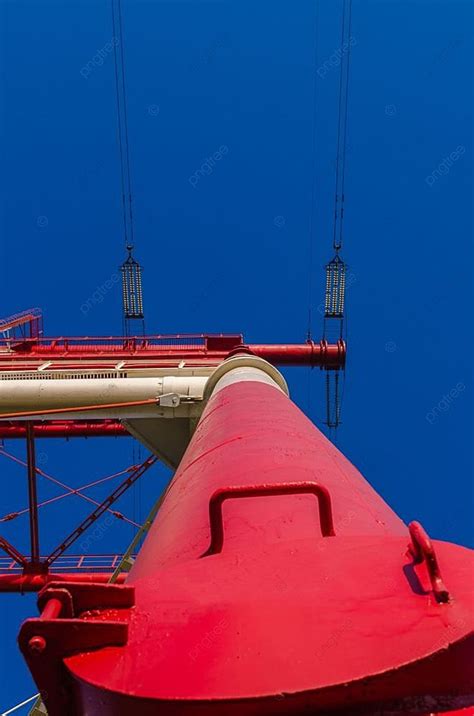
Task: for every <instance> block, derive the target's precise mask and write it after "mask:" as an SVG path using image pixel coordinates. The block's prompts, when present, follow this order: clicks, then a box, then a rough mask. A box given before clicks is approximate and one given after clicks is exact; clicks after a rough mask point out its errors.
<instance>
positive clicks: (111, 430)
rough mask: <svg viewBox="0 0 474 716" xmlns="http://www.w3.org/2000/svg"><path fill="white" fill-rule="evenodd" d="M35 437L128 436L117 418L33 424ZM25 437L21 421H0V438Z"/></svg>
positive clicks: (24, 427)
mask: <svg viewBox="0 0 474 716" xmlns="http://www.w3.org/2000/svg"><path fill="white" fill-rule="evenodd" d="M33 431H34V436H35V438H94V437H127V436H128V437H130V433H128V432H127V430H126V429H125V428H124V426H123V425H122V424H121V423H119V422H118V421H117V420H93V421H90V420H89V421H85V420H53V421H51V422H43V423H36V424H35V425H33ZM14 438H23V439H24V438H26V425H25V423H24V422H22V421H9V422H1V421H0V440H11V439H14Z"/></svg>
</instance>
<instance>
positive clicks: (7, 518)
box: [0, 448, 140, 527]
mask: <svg viewBox="0 0 474 716" xmlns="http://www.w3.org/2000/svg"><path fill="white" fill-rule="evenodd" d="M0 455H3V456H4V457H7V458H8V459H9V460H12V461H13V462H16V463H17V464H18V465H22V466H23V467H26V466H27V463H26V462H25V461H24V460H22V459H21V458H19V457H16V455H12V453H9V452H7V451H6V450H5V449H4V448H2V449H1V450H0ZM134 468H135V465H130V466H129V467H127V468H125V469H124V470H120V472H116V473H114V474H113V475H108V476H106V477H105V478H102V479H101V480H96V481H95V482H92V483H90V484H89V485H84V486H83V487H80V488H76V489H75V488H73V487H71V486H70V485H67V484H66V483H65V482H61V480H57V479H56V478H55V477H53V476H52V475H48V473H47V472H44V470H41V468H39V467H36V474H37V475H40V476H41V477H44V478H45V479H46V480H48V481H49V482H52V483H54V484H55V485H58V486H59V487H62V488H64V489H66V490H68V492H66V493H64V494H62V495H58V496H57V497H55V498H52V499H51V500H47V501H46V502H45V503H42V504H43V505H45V504H49V503H51V502H56V501H57V500H60V499H63V498H64V497H69V496H70V495H76V496H77V497H80V498H82V499H83V500H85V501H86V502H89V503H90V504H93V505H96V506H97V505H99V504H100V503H99V502H97V500H93V499H92V497H89V496H88V495H84V494H82V490H86V489H88V488H89V487H92V486H95V485H98V484H100V483H102V482H105V481H107V480H112V479H113V478H116V477H119V476H121V475H124V474H125V473H127V472H131V471H132V470H133V469H134ZM107 511H108V512H110V513H111V514H112V515H113V516H114V517H117V518H118V519H121V520H124V521H125V522H128V523H129V524H131V525H132V526H133V527H139V526H140V525H137V524H136V523H135V522H134V521H133V520H130V519H129V518H128V517H125V515H123V514H122V513H121V512H116V511H115V510H111V509H108V510H107ZM26 512H29V509H26V510H21V511H20V512H18V513H15V512H13V513H11V515H5V516H4V517H3V518H2V519H1V520H0V522H8V521H10V520H12V519H15V518H16V517H17V516H19V515H20V514H25V513H26Z"/></svg>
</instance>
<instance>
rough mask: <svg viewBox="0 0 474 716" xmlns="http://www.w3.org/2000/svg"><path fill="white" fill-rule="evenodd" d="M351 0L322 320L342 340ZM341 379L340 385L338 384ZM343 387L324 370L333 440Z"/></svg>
mask: <svg viewBox="0 0 474 716" xmlns="http://www.w3.org/2000/svg"><path fill="white" fill-rule="evenodd" d="M351 27H352V0H342V22H341V52H342V61H341V66H340V74H339V103H338V105H339V106H338V130H337V149H336V167H335V191H334V218H333V250H334V252H335V255H334V258H333V259H332V260H331V261H330V262H329V263H328V264H327V265H326V296H325V312H324V323H323V337H324V339H326V338H327V335H328V332H329V329H331V330H332V332H333V334H334V330H336V332H337V333H338V335H337V339H338V340H342V339H343V337H344V335H345V331H346V330H347V329H346V327H345V323H344V320H345V289H346V269H347V267H346V264H345V262H344V261H343V259H342V258H341V256H340V251H341V250H342V245H343V227H344V199H345V195H344V193H345V176H346V154H347V117H348V105H349V101H348V100H349V70H350V59H351V45H352V43H351ZM341 382H342V388H341ZM344 391H345V372H344V374H343V379H342V381H341V380H340V376H339V372H338V371H337V370H336V371H331V370H329V371H327V373H326V425H327V427H328V428H329V434H330V435H331V434H332V429H334V436H335V437H334V441H335V442H336V435H337V428H338V427H339V425H340V423H341V410H342V400H343V395H344Z"/></svg>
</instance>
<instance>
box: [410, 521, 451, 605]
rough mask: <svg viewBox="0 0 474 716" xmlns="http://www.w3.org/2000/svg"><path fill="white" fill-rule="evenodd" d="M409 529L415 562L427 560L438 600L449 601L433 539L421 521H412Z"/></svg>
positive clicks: (419, 562)
mask: <svg viewBox="0 0 474 716" xmlns="http://www.w3.org/2000/svg"><path fill="white" fill-rule="evenodd" d="M408 529H409V530H410V537H411V544H410V546H409V549H410V552H411V553H412V555H413V557H414V562H415V564H421V563H422V562H426V569H427V571H428V576H429V578H430V582H431V588H432V590H433V594H434V596H435V599H436V601H437V602H440V603H446V602H449V592H448V590H447V589H446V587H445V585H444V582H443V578H442V577H441V571H440V569H439V564H438V558H437V557H436V552H435V548H434V546H433V543H432V541H431V539H430V538H429V536H428V534H427V533H426V531H425V530H424V528H423V527H422V525H421V524H420V523H419V522H410V524H409V525H408Z"/></svg>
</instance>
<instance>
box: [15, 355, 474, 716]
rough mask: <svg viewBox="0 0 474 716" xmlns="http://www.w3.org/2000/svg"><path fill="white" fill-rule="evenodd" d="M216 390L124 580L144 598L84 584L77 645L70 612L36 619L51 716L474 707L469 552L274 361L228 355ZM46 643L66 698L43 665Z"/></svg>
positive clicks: (26, 640) (211, 387)
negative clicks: (399, 506)
mask: <svg viewBox="0 0 474 716" xmlns="http://www.w3.org/2000/svg"><path fill="white" fill-rule="evenodd" d="M206 398H207V399H208V402H207V406H206V408H205V410H204V412H203V415H202V418H201V420H200V422H199V424H198V427H197V429H196V432H195V434H194V436H193V438H192V439H191V442H190V444H189V447H188V449H187V451H186V454H185V456H184V458H183V460H182V462H181V464H180V466H179V468H178V470H177V472H176V474H175V476H174V478H173V480H172V482H171V484H170V487H169V489H168V491H167V494H166V496H165V499H164V501H163V504H162V507H161V510H160V512H159V514H158V516H157V518H156V519H155V522H154V524H153V526H152V528H151V530H150V533H149V535H148V537H147V539H146V541H145V544H144V546H143V548H142V550H141V551H140V554H139V556H138V559H137V561H136V563H135V566H134V567H133V569H132V571H131V573H130V576H129V578H128V580H127V584H126V587H125V588H124V587H115V588H114V589H115V590H120V589H122V590H124V589H125V590H128V592H126V594H128V595H129V597H128V598H129V599H131V595H132V594H133V591H134V597H133V599H132V601H130V602H129V603H127V599H125V600H122V601H120V598H117V601H116V603H115V604H112V603H111V601H110V600H111V597H110V596H109V597H107V598H106V597H105V596H104V594H103V593H102V592H101V593H100V594H99V592H98V593H97V595H96V597H95V599H96V603H95V604H94V597H93V596H92V595H91V597H90V598H89V600H87V599H86V600H85V601H84V599H85V598H84V596H83V595H79V596H78V595H77V594H74V593H72V595H71V603H72V607H71V609H72V611H70V612H69V616H74V617H75V619H72V620H71V621H75V622H76V623H79V627H78V628H77V629H76V632H74V634H75V635H76V636H75V637H74V638H73V637H71V636H68V637H65V636H64V637H63V641H62V642H61V624H62V623H63V622H67V621H68V619H62V618H59V619H57V620H54V624H53V626H52V627H51V631H52V636H51V641H50V642H48V633H47V632H45V631H41V628H42V627H41V624H39V622H38V621H37V620H30V621H29V622H27V623H26V624H25V626H24V627H23V631H22V635H21V638H20V643H21V645H22V649H23V651H24V653H25V655H26V656H27V659H28V663H29V665H30V667H31V668H32V671H33V674H34V675H35V676H36V679H37V682H40V683H38V686H39V687H40V688H42V689H44V690H45V691H47V692H48V699H47V701H46V703H47V707H48V713H49V714H50V716H56V714H59V713H61V712H60V710H59V709H60V708H63V709H64V708H65V707H66V706H67V709H69V710H67V713H71V714H87V716H96V715H97V716H99V714H100V716H112V714H113V715H114V716H121V715H124V716H125V715H126V714H127V715H128V714H132V713H140V714H142V715H144V716H149V715H151V714H164V715H168V714H173V715H178V714H179V715H182V716H187V714H219V715H222V714H225V716H233V715H234V714H235V715H237V714H238V715H239V716H242V715H243V714H255V715H256V714H258V715H259V716H265V715H267V714H300V713H301V714H303V713H308V712H309V710H311V713H314V714H317V713H323V712H324V713H326V712H327V711H331V713H345V714H348V713H351V714H358V713H360V714H366V715H367V714H377V713H379V712H380V711H381V710H382V709H385V710H390V711H391V712H393V713H413V714H421V713H428V712H431V711H433V710H438V711H442V710H443V709H448V708H451V709H454V708H461V707H463V706H466V705H468V704H470V703H473V692H474V685H473V675H472V661H471V659H472V654H473V637H472V615H471V612H470V608H471V602H470V599H471V598H472V597H471V596H470V589H472V559H471V554H470V553H469V551H468V550H465V549H463V548H460V547H456V546H453V545H450V544H446V543H442V542H435V543H432V542H431V541H430V540H429V538H428V537H427V535H426V534H425V533H424V531H423V529H422V528H421V526H419V525H417V524H414V525H412V526H411V527H410V533H409V531H408V528H407V527H406V526H405V525H404V524H403V522H402V521H401V520H400V519H399V518H398V517H397V515H395V514H394V513H393V512H392V510H391V509H390V508H389V507H388V506H387V505H386V503H385V502H384V501H383V499H382V498H381V497H380V496H379V495H378V494H377V493H376V492H375V491H374V490H373V489H372V488H371V487H370V486H369V485H368V483H367V482H366V481H365V480H364V479H363V477H362V476H361V475H360V473H359V472H358V471H357V470H356V469H355V468H354V467H353V466H352V465H351V464H350V463H349V462H348V461H347V460H346V458H345V457H344V456H343V455H342V454H341V453H340V452H339V451H338V450H337V449H336V448H335V447H334V445H332V444H331V443H330V442H329V441H328V440H327V439H326V438H325V437H324V436H323V435H322V434H321V433H320V432H319V431H318V430H317V429H316V427H315V426H314V425H313V424H312V423H311V422H310V421H309V420H308V419H307V418H306V417H305V416H304V415H303V413H302V412H301V411H300V410H299V409H298V408H297V407H296V406H295V405H294V404H293V403H292V402H291V400H290V399H289V398H288V395H287V392H286V386H285V383H284V380H283V379H282V377H281V376H280V374H279V373H278V372H277V371H276V369H274V368H273V367H272V366H270V365H269V364H268V363H266V362H265V361H263V360H261V359H259V358H257V357H252V356H241V357H235V358H232V359H229V360H228V361H225V363H224V364H223V365H222V366H220V367H219V368H218V369H217V371H216V372H215V374H214V375H213V376H212V377H211V379H210V381H209V383H208V386H207V391H206ZM62 588H63V590H65V591H66V592H67V591H68V588H67V585H62ZM132 588H133V589H132ZM48 590H49V598H56V597H57V594H56V593H55V592H54V589H53V590H52V591H51V588H47V589H46V592H45V594H43V595H42V599H43V602H44V600H45V599H46V598H48ZM71 590H72V588H71ZM56 591H58V590H56ZM59 591H61V590H59ZM72 591H74V590H72ZM114 593H117V592H114ZM124 593H125V592H123V594H124ZM66 601H67V600H66V599H65V603H66ZM132 602H133V606H130V604H131V603H132ZM93 606H94V607H95V609H92V607H93ZM84 624H85V625H86V626H84ZM104 624H108V625H109V632H108V636H107V634H106V630H105V629H104V628H103V627H104ZM94 625H95V626H96V627H97V630H98V629H99V626H100V627H102V633H103V634H104V641H103V643H102V644H101V643H100V637H98V636H95V637H94V638H95V642H94V638H93V637H92V636H91V633H92V629H93V628H95V627H94ZM112 627H114V628H115V632H114V634H112V631H113V628H112ZM119 627H120V628H122V631H121V632H120V633H119V631H120V630H119ZM81 628H82V629H83V631H84V634H85V633H86V629H87V630H89V631H87V634H88V637H87V639H88V641H87V639H86V638H85V637H84V638H85V641H86V642H87V645H88V646H87V647H86V648H84V646H83V645H82V643H81V639H80V638H79V637H78V636H77V634H78V633H79V631H78V629H79V630H80V629H81ZM124 629H125V630H126V633H125V632H124V631H123V630H124ZM71 633H72V632H68V634H71ZM97 633H98V631H97ZM45 634H46V636H45V637H44V635H45ZM65 634H66V631H65V630H63V635H65ZM38 635H41V636H43V637H44V638H45V642H46V646H45V648H44V650H43V651H42V652H41V657H40V658H41V659H42V660H43V661H42V664H43V665H42V666H39V665H38V664H39V657H38V654H37V653H35V652H34V649H32V644H33V642H32V638H35V637H37V636H38ZM68 639H69V640H70V641H71V640H72V641H74V639H75V644H71V643H69V644H68ZM34 643H36V642H34ZM91 645H92V646H91ZM102 645H103V646H104V648H99V647H100V646H102ZM48 649H50V650H51V654H53V655H54V658H55V661H54V669H55V674H56V677H55V678H56V680H59V679H60V683H58V684H57V688H58V692H59V689H60V687H61V688H63V686H64V685H65V687H66V688H65V691H63V695H62V696H61V698H62V702H60V701H58V700H56V696H53V697H51V696H50V694H51V692H55V687H54V683H55V682H54V680H53V681H51V679H50V681H49V684H47V683H46V682H47V680H48V677H47V676H44V673H45V671H44V669H45V667H44V664H45V663H46V661H47V659H48ZM74 652H75V653H74ZM71 654H72V655H71ZM35 660H36V661H35ZM35 669H36V671H35ZM50 671H51V670H50ZM65 705H66V706H65ZM348 709H350V711H349V710H348ZM62 713H64V711H63V712H62Z"/></svg>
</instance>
